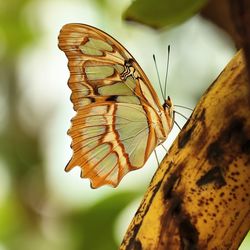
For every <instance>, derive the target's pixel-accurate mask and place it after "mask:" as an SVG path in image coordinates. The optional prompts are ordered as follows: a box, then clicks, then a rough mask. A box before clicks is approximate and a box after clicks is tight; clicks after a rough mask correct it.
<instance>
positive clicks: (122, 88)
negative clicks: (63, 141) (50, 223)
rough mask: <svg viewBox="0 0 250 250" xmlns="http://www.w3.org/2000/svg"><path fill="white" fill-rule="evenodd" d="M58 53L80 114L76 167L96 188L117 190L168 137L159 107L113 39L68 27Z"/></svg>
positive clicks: (140, 73)
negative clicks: (64, 59) (61, 53)
mask: <svg viewBox="0 0 250 250" xmlns="http://www.w3.org/2000/svg"><path fill="white" fill-rule="evenodd" d="M59 48H60V49H61V50H63V51H64V52H65V54H66V56H67V58H68V60H69V62H68V67H69V70H70V78H69V81H68V84H69V87H70V88H71V90H72V95H71V101H72V103H73V106H74V110H75V111H76V116H75V117H74V118H73V119H72V127H71V128H70V129H69V132H68V133H69V135H70V136H71V137H72V144H71V147H72V149H73V156H72V159H71V160H70V162H69V163H68V165H67V166H66V171H69V170H70V169H72V168H73V167H75V166H80V167H81V169H82V174H81V176H82V177H84V178H89V179H90V180H91V185H92V187H93V188H96V187H99V186H102V185H105V184H109V185H112V186H114V187H115V186H117V185H118V184H119V182H120V180H121V179H122V177H123V176H124V175H125V174H126V173H128V172H129V171H131V170H134V169H138V168H140V167H142V166H143V165H144V163H145V161H146V160H147V159H148V157H149V155H150V154H151V152H152V150H153V149H154V148H155V147H156V145H157V143H158V141H157V136H158V137H159V133H161V134H164V133H165V131H164V129H163V126H162V124H161V123H162V121H161V119H160V117H159V112H161V111H162V106H161V104H160V101H159V99H158V97H157V95H156V93H155V91H154V89H153V87H152V86H151V84H150V82H149V80H148V78H147V77H146V75H145V73H144V72H143V71H142V69H141V68H140V66H139V65H138V63H137V62H136V61H135V59H134V58H133V57H132V56H131V55H130V54H129V52H128V51H127V50H126V49H125V48H124V47H123V46H122V45H121V44H120V43H118V42H117V41H116V40H115V39H113V38H112V37H110V36H109V35H107V34H106V33H104V32H103V31H100V30H98V29H96V28H94V27H91V26H88V25H84V24H67V25H65V26H64V27H63V28H62V30H61V32H60V35H59Z"/></svg>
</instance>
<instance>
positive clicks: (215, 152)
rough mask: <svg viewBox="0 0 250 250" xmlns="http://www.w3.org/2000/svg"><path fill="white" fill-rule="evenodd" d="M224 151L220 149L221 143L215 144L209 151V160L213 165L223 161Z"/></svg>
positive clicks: (211, 145)
mask: <svg viewBox="0 0 250 250" xmlns="http://www.w3.org/2000/svg"><path fill="white" fill-rule="evenodd" d="M223 153H224V152H223V149H222V148H221V147H220V144H219V142H217V141H216V142H213V143H211V144H210V145H209V147H208V149H207V158H208V160H209V161H210V162H211V163H216V162H217V161H221V160H222V159H223Z"/></svg>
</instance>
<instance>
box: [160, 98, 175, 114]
mask: <svg viewBox="0 0 250 250" xmlns="http://www.w3.org/2000/svg"><path fill="white" fill-rule="evenodd" d="M162 106H163V109H164V111H165V114H166V116H167V117H170V118H172V119H173V116H174V115H173V103H172V101H171V98H170V97H169V96H168V98H167V99H166V100H165V102H164V103H163V105H162Z"/></svg>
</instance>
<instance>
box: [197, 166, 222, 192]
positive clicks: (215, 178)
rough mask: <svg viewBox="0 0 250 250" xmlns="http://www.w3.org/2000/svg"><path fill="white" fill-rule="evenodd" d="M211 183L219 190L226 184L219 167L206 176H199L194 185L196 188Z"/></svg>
mask: <svg viewBox="0 0 250 250" xmlns="http://www.w3.org/2000/svg"><path fill="white" fill-rule="evenodd" d="M211 182H214V183H215V184H216V186H217V187H218V188H221V187H223V186H225V185H226V184H227V183H226V181H225V179H224V177H223V174H222V171H221V168H220V167H219V166H215V167H213V168H212V169H210V170H209V171H208V172H207V173H206V174H204V175H203V176H201V178H200V179H199V180H198V181H197V182H196V184H197V185H198V186H203V185H206V184H208V183H211Z"/></svg>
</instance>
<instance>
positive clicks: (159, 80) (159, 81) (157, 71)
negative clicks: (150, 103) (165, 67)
mask: <svg viewBox="0 0 250 250" xmlns="http://www.w3.org/2000/svg"><path fill="white" fill-rule="evenodd" d="M153 60H154V64H155V69H156V73H157V77H158V83H159V85H160V89H161V95H162V98H163V100H165V98H164V95H163V90H162V85H161V79H160V75H159V70H158V67H157V63H156V59H155V55H154V54H153Z"/></svg>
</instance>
